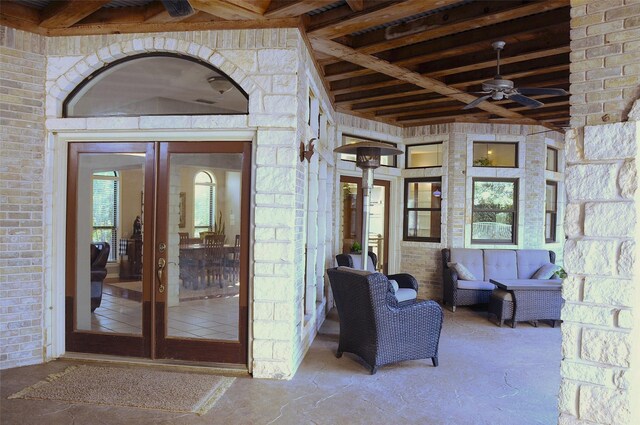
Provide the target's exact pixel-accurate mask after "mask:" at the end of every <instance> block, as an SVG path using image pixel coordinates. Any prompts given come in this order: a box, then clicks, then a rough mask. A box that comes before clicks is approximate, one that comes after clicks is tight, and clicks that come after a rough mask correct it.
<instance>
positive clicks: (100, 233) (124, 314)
mask: <svg viewBox="0 0 640 425" xmlns="http://www.w3.org/2000/svg"><path fill="white" fill-rule="evenodd" d="M144 166H145V154H143V153H140V154H138V153H80V154H79V156H78V180H77V182H78V184H77V202H76V205H77V210H76V223H75V224H76V243H77V249H76V282H77V284H76V288H75V310H76V326H75V327H76V329H77V330H82V331H93V332H104V333H125V334H137V335H141V334H142V246H143V232H142V217H143V212H142V208H143V205H142V202H141V201H142V193H144V171H145V170H144Z"/></svg>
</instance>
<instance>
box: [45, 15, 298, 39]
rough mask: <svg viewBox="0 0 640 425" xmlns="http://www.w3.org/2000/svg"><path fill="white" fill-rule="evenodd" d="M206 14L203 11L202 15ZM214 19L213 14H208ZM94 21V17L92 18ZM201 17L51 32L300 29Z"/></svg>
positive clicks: (292, 21)
mask: <svg viewBox="0 0 640 425" xmlns="http://www.w3.org/2000/svg"><path fill="white" fill-rule="evenodd" d="M201 13H203V12H201ZM205 16H209V17H210V16H211V15H205ZM91 18H93V15H92V16H91ZM201 18H202V17H201V16H200V14H198V15H194V16H191V17H189V18H188V19H185V20H184V21H182V22H168V23H162V24H158V23H155V24H145V23H144V21H143V19H144V18H143V17H142V18H139V17H138V18H136V19H137V21H136V22H125V23H87V24H86V25H85V23H84V22H80V23H78V24H76V25H74V26H72V27H69V28H53V29H50V30H48V31H47V33H46V34H47V35H50V36H70V35H87V34H91V35H98V34H128V33H152V32H168V31H209V30H240V29H259V28H297V27H298V25H299V23H300V20H299V19H298V18H281V19H264V20H260V21H258V20H243V21H225V20H214V21H211V20H207V21H204V22H203V21H201Z"/></svg>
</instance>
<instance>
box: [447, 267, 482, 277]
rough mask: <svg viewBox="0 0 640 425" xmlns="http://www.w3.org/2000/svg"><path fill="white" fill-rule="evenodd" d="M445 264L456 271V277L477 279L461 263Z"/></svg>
mask: <svg viewBox="0 0 640 425" xmlns="http://www.w3.org/2000/svg"><path fill="white" fill-rule="evenodd" d="M447 266H449V268H452V269H453V270H455V271H456V273H458V279H463V280H477V279H478V278H477V277H476V276H475V275H474V274H473V273H471V272H470V271H469V269H468V268H466V267H465V266H464V264H462V263H447ZM481 277H482V276H481Z"/></svg>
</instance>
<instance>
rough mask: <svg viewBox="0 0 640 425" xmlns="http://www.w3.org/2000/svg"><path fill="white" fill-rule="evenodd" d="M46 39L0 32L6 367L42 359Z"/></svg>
mask: <svg viewBox="0 0 640 425" xmlns="http://www.w3.org/2000/svg"><path fill="white" fill-rule="evenodd" d="M45 47H46V40H45V39H44V38H43V37H41V36H39V35H36V34H30V33H25V32H22V31H18V30H15V29H12V28H6V27H0V368H2V369H4V368H9V367H14V366H23V365H28V364H33V363H40V362H42V360H43V355H44V353H43V336H44V329H43V320H44V319H43V311H44V308H43V305H44V291H43V282H44V214H43V201H42V200H43V197H44V186H43V173H42V170H43V168H44V140H45V131H44V78H45V64H46V59H45Z"/></svg>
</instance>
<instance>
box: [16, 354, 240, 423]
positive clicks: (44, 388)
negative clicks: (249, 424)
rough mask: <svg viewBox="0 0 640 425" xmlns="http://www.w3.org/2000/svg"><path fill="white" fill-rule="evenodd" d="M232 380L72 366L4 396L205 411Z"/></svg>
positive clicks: (185, 411)
mask: <svg viewBox="0 0 640 425" xmlns="http://www.w3.org/2000/svg"><path fill="white" fill-rule="evenodd" d="M234 380H235V378H230V377H225V376H217V375H209V374H201V373H185V372H172V371H166V370H158V369H154V368H127V367H110V366H89V365H81V366H71V367H68V368H67V369H66V370H65V371H63V372H61V373H57V374H52V375H49V376H48V377H47V378H46V380H44V381H41V382H38V383H37V384H35V385H32V386H30V387H28V388H25V389H24V390H22V391H20V392H18V393H16V394H13V395H12V396H10V397H9V398H10V399H11V398H23V399H31V400H60V401H66V402H70V403H84V404H94V405H104V406H123V407H136V408H141V409H158V410H165V411H169V412H181V413H196V414H198V415H203V414H205V413H206V412H207V411H208V410H209V409H211V407H213V405H214V404H215V403H216V402H217V401H218V400H219V399H220V397H222V395H223V394H224V393H225V391H226V390H227V389H228V388H229V387H230V386H231V384H232V383H233V381H234Z"/></svg>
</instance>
